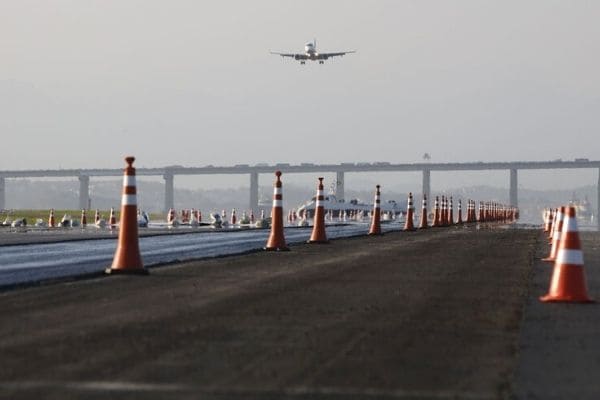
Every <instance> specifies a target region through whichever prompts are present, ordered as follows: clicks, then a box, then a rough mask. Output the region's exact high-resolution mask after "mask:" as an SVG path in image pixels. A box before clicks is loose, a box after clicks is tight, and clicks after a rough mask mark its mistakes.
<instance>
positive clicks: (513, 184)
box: [509, 168, 519, 207]
mask: <svg viewBox="0 0 600 400" xmlns="http://www.w3.org/2000/svg"><path fill="white" fill-rule="evenodd" d="M517 185H518V177H517V170H516V169H515V168H513V169H511V170H510V193H509V198H510V201H509V202H510V205H511V206H513V207H518V206H519V193H518V186H517Z"/></svg>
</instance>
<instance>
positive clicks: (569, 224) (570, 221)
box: [562, 217, 579, 233]
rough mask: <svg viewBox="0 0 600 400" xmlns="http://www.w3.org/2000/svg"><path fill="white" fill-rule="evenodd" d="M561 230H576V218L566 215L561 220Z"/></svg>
mask: <svg viewBox="0 0 600 400" xmlns="http://www.w3.org/2000/svg"><path fill="white" fill-rule="evenodd" d="M562 231H563V233H564V232H578V231H579V230H578V229H577V220H576V219H575V218H571V217H567V218H566V219H565V220H563V227H562Z"/></svg>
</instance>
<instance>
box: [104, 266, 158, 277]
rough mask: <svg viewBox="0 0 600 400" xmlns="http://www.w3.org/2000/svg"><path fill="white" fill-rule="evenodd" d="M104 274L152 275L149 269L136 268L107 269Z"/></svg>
mask: <svg viewBox="0 0 600 400" xmlns="http://www.w3.org/2000/svg"><path fill="white" fill-rule="evenodd" d="M104 273H105V274H107V275H150V273H149V272H148V270H147V269H145V268H138V267H136V266H131V267H123V269H121V268H120V269H112V268H106V269H105V270H104Z"/></svg>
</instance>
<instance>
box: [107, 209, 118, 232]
mask: <svg viewBox="0 0 600 400" xmlns="http://www.w3.org/2000/svg"><path fill="white" fill-rule="evenodd" d="M108 224H109V225H110V228H111V229H113V228H115V227H116V226H117V217H115V209H114V208H112V207H111V208H110V218H109V219H108Z"/></svg>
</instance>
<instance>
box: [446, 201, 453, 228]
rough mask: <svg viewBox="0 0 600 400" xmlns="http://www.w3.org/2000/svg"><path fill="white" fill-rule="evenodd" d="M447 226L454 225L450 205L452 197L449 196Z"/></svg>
mask: <svg viewBox="0 0 600 400" xmlns="http://www.w3.org/2000/svg"><path fill="white" fill-rule="evenodd" d="M447 222H448V225H454V204H453V203H452V196H450V200H449V201H448V219H447Z"/></svg>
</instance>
